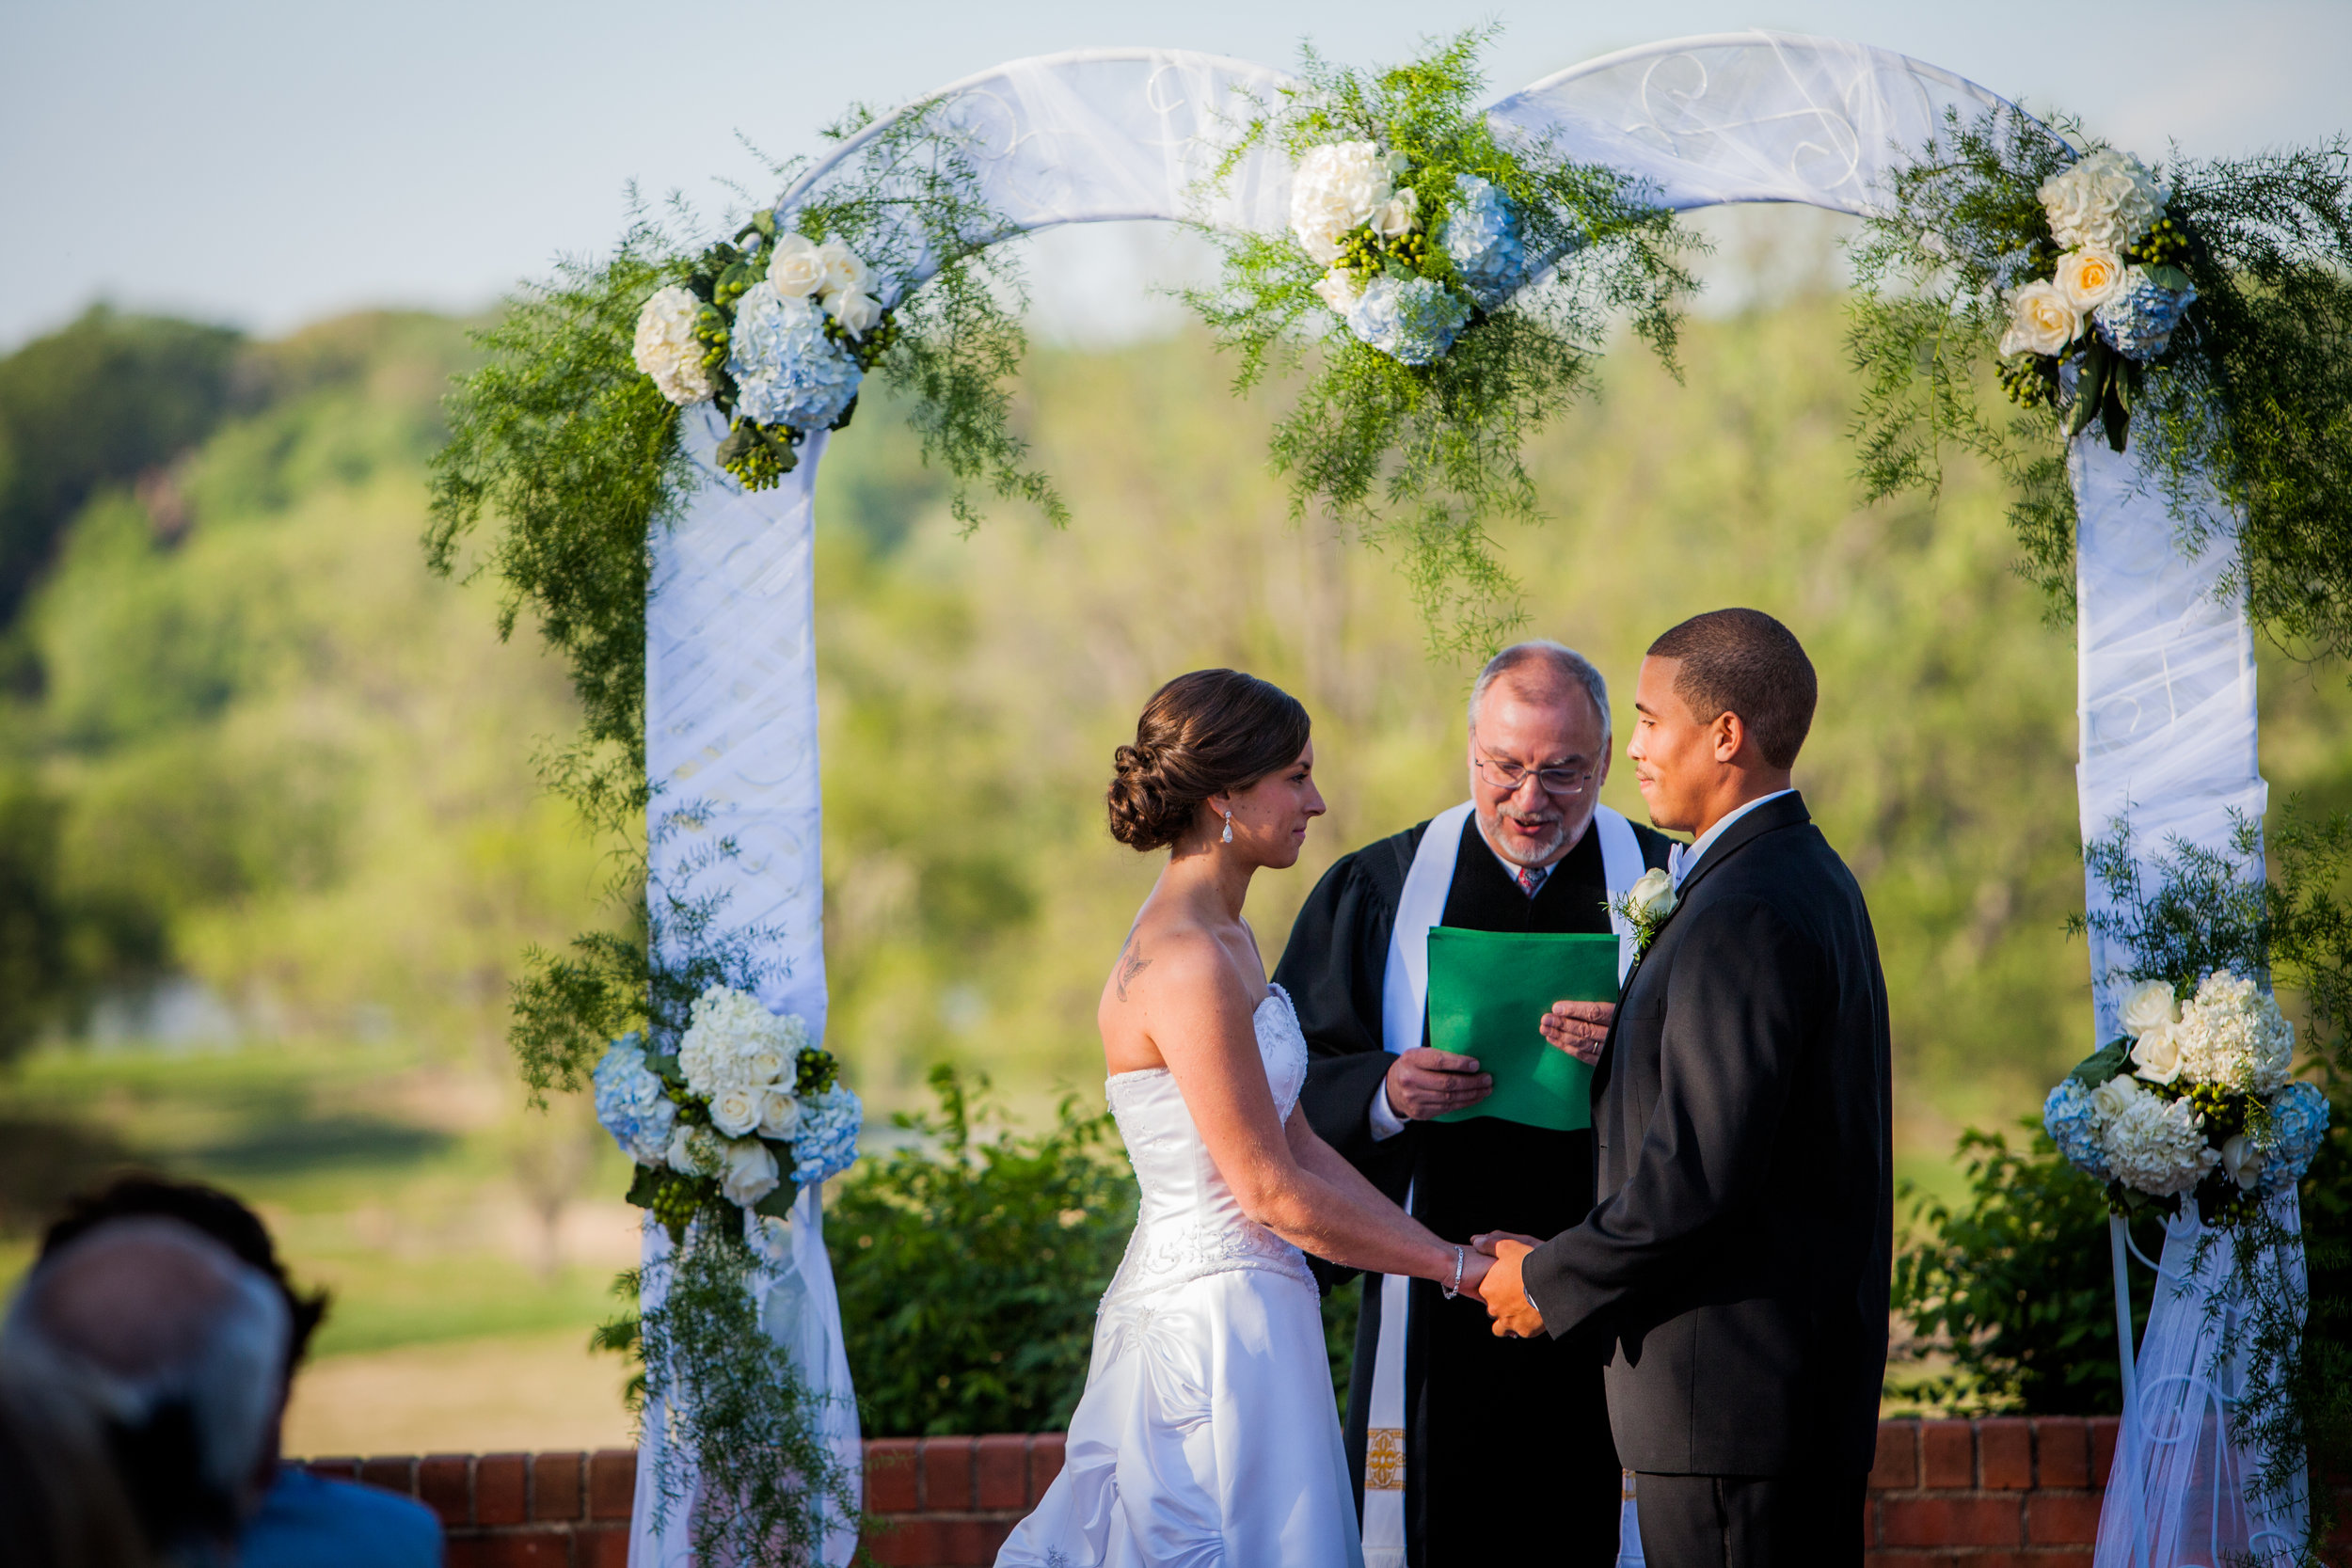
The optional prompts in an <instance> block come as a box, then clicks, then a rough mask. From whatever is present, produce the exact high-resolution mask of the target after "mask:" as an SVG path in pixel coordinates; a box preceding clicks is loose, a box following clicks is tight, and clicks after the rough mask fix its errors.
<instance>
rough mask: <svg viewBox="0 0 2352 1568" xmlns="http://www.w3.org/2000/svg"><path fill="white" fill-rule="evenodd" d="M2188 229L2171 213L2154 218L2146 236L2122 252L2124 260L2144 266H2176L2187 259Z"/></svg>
mask: <svg viewBox="0 0 2352 1568" xmlns="http://www.w3.org/2000/svg"><path fill="white" fill-rule="evenodd" d="M2188 248H2189V246H2188V230H2187V229H2186V228H2185V227H2184V226H2183V225H2182V224H2181V223H2180V222H2179V221H2178V220H2177V219H2175V218H2174V217H2173V216H2172V214H2169V213H2167V214H2165V215H2164V216H2162V217H2160V218H2158V219H2156V221H2155V225H2154V227H2153V228H2152V229H2150V230H2148V237H2147V238H2146V239H2143V240H2141V241H2140V242H2139V244H2137V245H2134V246H2133V247H2132V248H2131V249H2130V250H2128V251H2126V252H2125V253H2124V260H2125V261H2137V262H2138V263H2139V264H2140V265H2141V266H2146V267H2177V266H2180V265H2182V264H2184V263H2185V262H2186V261H2187V260H2188Z"/></svg>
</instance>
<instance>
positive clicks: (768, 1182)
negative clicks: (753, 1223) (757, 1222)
mask: <svg viewBox="0 0 2352 1568" xmlns="http://www.w3.org/2000/svg"><path fill="white" fill-rule="evenodd" d="M775 1190H776V1157H775V1155H774V1154H772V1153H771V1152H770V1151H769V1148H768V1146H767V1145H766V1144H764V1143H761V1142H760V1141H759V1140H758V1139H757V1138H737V1139H736V1140H734V1141H733V1142H732V1143H730V1144H728V1145H727V1147H726V1165H725V1169H724V1171H723V1174H722V1175H721V1176H720V1178H719V1191H720V1192H721V1193H723V1194H724V1195H725V1196H726V1200H727V1201H728V1202H729V1203H733V1204H737V1205H739V1206H740V1207H742V1208H745V1209H749V1208H750V1207H751V1206H752V1205H753V1204H755V1203H757V1202H758V1201H759V1200H760V1199H761V1198H763V1197H766V1196H768V1195H769V1194H770V1193H772V1192H774V1191H775Z"/></svg>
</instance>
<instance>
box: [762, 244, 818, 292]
mask: <svg viewBox="0 0 2352 1568" xmlns="http://www.w3.org/2000/svg"><path fill="white" fill-rule="evenodd" d="M768 281H769V282H771V283H773V284H774V285H775V286H776V293H780V294H782V295H783V296H784V297H785V298H787V299H806V298H807V297H808V296H809V295H811V294H813V293H816V292H817V291H818V289H820V288H822V287H824V283H825V258H824V256H823V255H822V254H821V253H820V252H819V251H818V247H817V245H816V243H815V242H814V241H812V240H811V239H810V238H809V237H808V236H807V235H805V234H795V233H792V232H790V231H789V230H787V231H786V232H785V233H782V234H779V235H777V236H776V248H775V250H774V252H773V253H772V254H771V255H770V256H769V258H768Z"/></svg>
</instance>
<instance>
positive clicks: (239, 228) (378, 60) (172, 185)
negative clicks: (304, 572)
mask: <svg viewBox="0 0 2352 1568" xmlns="http://www.w3.org/2000/svg"><path fill="white" fill-rule="evenodd" d="M1490 18H1491V19H1497V20H1500V21H1502V23H1503V24H1504V25H1505V28H1506V31H1505V33H1504V35H1503V37H1502V40H1501V41H1500V43H1499V44H1498V45H1497V47H1496V48H1495V49H1494V51H1493V53H1492V55H1490V59H1491V65H1492V71H1491V79H1492V82H1493V84H1494V87H1495V90H1496V94H1497V96H1500V95H1501V94H1502V93H1503V92H1505V91H1508V90H1509V89H1510V88H1512V87H1518V86H1519V85H1521V84H1523V83H1525V82H1528V81H1531V80H1533V79H1534V78H1535V77H1537V76H1540V75H1543V74H1545V73H1547V72H1549V71H1554V70H1557V69H1559V68H1561V67H1563V66H1566V65H1571V64H1574V63H1575V62H1576V61H1578V60H1581V59H1584V58H1588V57H1590V56H1592V55H1597V54H1602V53H1606V52H1608V51H1610V50H1613V49H1618V48H1623V47H1626V46H1628V45H1630V44H1636V43H1644V42H1648V41H1652V40H1659V39H1665V38H1674V37H1680V36H1684V35H1688V34H1692V33H1705V32H1717V31H1726V30H1733V29H1738V28H1742V27H1751V26H1764V27H1774V28H1780V29H1785V30H1788V31H1793V32H1806V33H1819V34H1828V35H1833V36H1839V37H1846V38H1854V39H1860V40H1864V41H1867V42H1871V43H1877V44H1882V45H1884V46H1886V47H1889V48H1894V49H1899V50H1900V51H1902V52H1903V53H1905V54H1910V55H1917V56H1919V57H1920V58H1922V59H1926V60H1929V61H1931V62H1932V63H1934V64H1937V65H1941V66H1944V67H1947V68H1948V69H1950V70H1953V71H1958V72H1960V73H1961V74H1963V75H1964V76H1968V77H1971V78H1973V79H1975V80H1977V81H1979V82H1981V83H1983V84H1984V85H1985V86H1987V87H1992V88H1994V90H1995V91H1998V92H2001V93H2003V94H2005V95H2007V96H2010V97H2012V98H2018V99H2021V100H2023V101H2024V102H2026V103H2027V105H2028V106H2029V107H2035V108H2039V109H2043V110H2048V109H2052V108H2062V109H2066V110H2070V111H2072V112H2074V113H2075V114H2078V115H2080V116H2082V117H2083V118H2084V119H2085V120H2086V121H2087V122H2088V123H2089V124H2090V127H2091V128H2092V129H2093V130H2094V131H2096V132H2098V133H2099V134H2101V135H2106V137H2108V138H2109V139H2111V140H2113V141H2115V142H2117V143H2119V144H2121V145H2122V146H2125V147H2130V148H2134V149H2137V150H2140V151H2142V152H2144V153H2148V154H2151V155H2154V154H2159V153H2161V152H2162V151H2163V150H2164V147H2165V144H2166V143H2167V142H2168V141H2177V142H2178V143H2179V144H2180V145H2181V146H2182V148H2183V150H2185V151H2187V152H2189V153H2191V154H2207V155H2213V154H2225V153H2234V152H2244V151H2250V150H2256V149H2259V148H2261V147H2264V146H2266V145H2276V144H2280V143H2283V142H2300V141H2314V140H2318V139H2320V138H2322V137H2324V136H2326V135H2330V134H2332V133H2334V132H2336V131H2339V130H2344V129H2348V128H2352V93H2348V92H2347V91H2346V90H2345V88H2344V82H2343V74H2344V67H2345V64H2346V62H2347V61H2352V4H2345V3H2344V0H2299V3H2296V0H2280V3H2262V0H2233V3H2230V4H2226V5H2225V4H2219V3H2215V0H2206V3H2201V4H2171V3H2162V0H2158V3H2138V4H2131V3H2126V4H2121V5H2105V6H2062V5H2051V4H2048V3H2046V0H2042V3H2030V4H2026V3H2012V0H1973V3H1969V4H1952V3H1950V0H1944V3H1940V4H1934V5H1915V4H1895V3H1891V0H1729V3H1722V0H1690V3H1683V4H1675V5H1658V6H1648V7H1640V6H1629V5H1626V4H1623V3H1621V0H1620V3H1616V4H1592V3H1586V0H1573V3H1561V0H1549V3H1545V4H1522V5H1519V6H1517V7H1499V6H1495V5H1491V4H1485V3H1482V4H1477V5H1465V4H1455V3H1453V0H1424V3H1422V4H1419V5H1405V4H1399V3H1395V0H1346V3H1344V4H1341V3H1330V0H1314V3H1302V0H1259V3H1255V4H1245V3H1237V0H1184V3H1182V4H1175V3H1166V4H1160V5H1139V4H1128V3H1125V0H1086V3H1078V0H1000V3H997V4H993V5H992V4H986V3H979V4H975V3H973V0H953V3H944V0H854V3H843V0H822V3H818V0H791V3H788V4H773V3H771V4H739V3H731V0H710V3H706V4H700V5H695V6H691V7H688V6H671V7H648V6H644V5H642V4H637V5H622V4H617V3H611V0H568V3H565V4H561V5H556V4H539V3H535V0H534V3H530V4H523V3H511V4H509V3H501V0H470V3H460V0H402V3H400V4H398V5H389V6H387V5H375V6H365V7H362V6H357V5H351V4H347V3H338V0H305V3H302V4H289V3H285V0H211V3H209V4H206V5H202V6H191V5H187V4H185V3H184V0H183V3H180V4H170V5H167V4H161V3H155V0H118V3H113V4H75V3H56V0H48V3H40V0H0V213H5V214H8V216H7V219H6V221H5V222H0V348H6V347H9V346H13V345H14V344H15V343H17V342H20V341H23V340H24V339H25V338H27V337H29V336H32V335H34V334H36V333H38V332H40V331H42V330H44V329H46V328H48V327H51V326H54V325H57V324H59V323H60V322H62V321H64V320H66V319H67V318H68V317H70V316H71V315H72V314H73V313H74V312H75V311H76V310H78V309H81V308H82V307H83V306H84V305H85V304H87V302H88V301H90V300H92V299H94V298H100V297H104V298H108V299H112V300H114V301H115V302H117V303H119V304H121V305H124V306H127V307H135V308H149V309H171V310H178V311H183V312H187V313H191V314H194V315H198V316H200V317H205V318H209V319H215V320H221V321H227V322H231V323H234V324H236V325H242V326H246V327H248V328H251V329H254V330H257V331H262V332H278V331H283V330H285V329H287V328H289V327H291V326H294V325H299V324H300V323H302V322H305V321H309V320H312V319H315V318H317V317H320V316H323V315H326V314H329V313H332V312H334V311H337V310H342V309H351V308H354V307H358V306H362V305H373V304H396V305H421V306H431V307H436V308H443V309H470V308H474V307H477V306H480V305H482V304H484V303H485V302H486V301H488V300H490V299H492V298H494V297H496V296H497V295H498V294H499V293H501V292H502V291H503V290H504V289H505V288H506V287H508V286H509V285H510V284H511V283H512V282H513V281H514V280H515V279H516V278H517V277H523V276H526V275H531V274H536V273H539V272H541V271H543V270H544V269H545V268H546V266H547V264H548V261H550V260H551V259H552V258H553V257H555V256H556V255H558V254H560V253H582V252H593V251H595V250H597V249H599V248H600V247H602V246H603V245H606V244H607V243H609V242H610V241H611V239H612V237H613V236H614V234H615V233H616V232H617V230H618V229H619V227H620V225H621V222H622V219H623V215H624V213H625V198H624V195H623V192H624V187H625V186H626V184H627V183H628V182H629V181H631V180H634V181H636V182H638V184H639V185H640V186H641V187H642V188H643V189H644V190H645V191H646V192H647V193H649V194H653V195H656V196H659V195H661V194H664V193H667V192H669V191H671V190H682V191H683V192H685V193H686V194H687V195H688V196H689V197H690V198H692V199H694V200H695V201H697V202H698V203H699V204H701V205H703V206H705V207H706V208H710V209H715V208H718V207H722V206H723V205H725V204H726V202H727V201H728V200H729V199H730V196H731V193H730V191H729V190H728V188H727V185H726V183H725V182H735V183H736V184H737V185H738V186H739V187H741V188H744V189H747V190H752V191H762V192H764V191H765V189H766V186H767V183H768V182H767V180H766V179H765V177H764V175H763V172H762V169H763V166H762V165H761V163H760V162H759V161H758V159H757V158H755V156H754V155H753V154H752V153H751V152H750V151H748V150H746V149H745V148H744V147H743V146H742V145H741V143H740V141H739V135H740V136H742V137H745V138H749V139H750V140H751V141H752V142H754V143H756V144H757V145H758V146H759V147H760V148H761V149H763V150H766V151H767V152H769V153H771V154H773V155H775V156H779V157H788V156H790V155H792V154H795V153H799V152H803V151H806V150H810V149H811V148H813V147H814V145H815V143H816V135H815V133H816V131H817V128H818V126H819V125H821V124H823V123H824V122H826V121H827V120H829V119H832V118H833V117H834V115H835V114H836V113H838V111H839V110H840V109H841V107H842V106H843V105H844V104H845V103H849V102H850V101H851V100H859V99H862V100H866V101H868V102H872V103H878V104H884V105H886V104H889V103H897V102H899V101H901V100H904V99H906V98H908V97H911V96H913V95H914V94H916V93H918V92H921V91H922V90H924V89H926V88H928V87H935V86H938V85H940V84H942V83H945V82H947V81H950V80H953V79H955V78H957V77H959V76H962V75H966V74H969V73H970V72H972V71H977V70H979V69H981V68H983V67H986V66H989V65H993V64H994V63H996V62H997V61H999V60H1004V59H1009V58H1013V57H1016V56H1019V55H1036V54H1046V53H1051V52H1054V51H1057V50H1061V49H1069V48H1074V47H1078V46H1081V45H1089V44H1166V45H1171V46H1176V47H1183V48H1196V49H1206V50H1213V51H1216V52H1218V53H1223V54H1230V55H1243V56H1246V57H1249V58H1254V59H1260V60H1263V61H1266V62H1267V63H1269V64H1278V65H1279V64H1287V63H1288V62H1289V61H1290V60H1291V59H1292V58H1293V57H1294V55H1295V50H1296V46H1297V44H1298V42H1299V41H1300V40H1302V39H1310V38H1311V39H1312V40H1314V41H1315V42H1316V44H1317V45H1318V47H1320V48H1321V49H1322V50H1323V51H1324V52H1325V53H1326V54H1327V55H1332V56H1334V57H1336V58H1341V59H1345V60H1350V61H1355V62H1361V63H1370V62H1375V61H1385V60H1391V59H1395V58H1398V57H1401V56H1404V55H1409V54H1410V53H1412V52H1413V50H1414V48H1415V45H1416V41H1417V40H1418V39H1420V38H1421V37H1422V36H1424V35H1427V34H1431V33H1443V32H1449V31H1451V30H1453V29H1454V28H1457V27H1460V26H1464V25H1469V24H1474V23H1477V22H1480V21H1483V20H1487V19H1490ZM1121 246H1123V247H1124V248H1123V249H1122V248H1120V247H1121ZM1133 261H1141V262H1142V263H1144V264H1146V265H1148V264H1149V263H1150V261H1151V258H1150V257H1149V256H1146V255H1141V254H1139V252H1138V246H1137V243H1136V241H1134V240H1132V239H1127V240H1122V241H1120V242H1119V243H1118V245H1104V244H1095V245H1090V246H1089V245H1063V246H1061V247H1059V248H1058V249H1055V248H1049V249H1048V250H1047V252H1046V253H1045V254H1044V255H1043V257H1042V258H1041V261H1040V266H1039V274H1038V277H1039V281H1040V283H1041V285H1042V286H1046V287H1050V286H1052V285H1053V284H1054V282H1055V280H1056V278H1057V277H1065V278H1066V277H1071V276H1073V274H1075V273H1079V272H1087V273H1104V272H1113V271H1120V270H1122V269H1123V268H1125V267H1126V266H1127V265H1129V264H1130V263H1131V262H1133ZM1057 269H1058V270H1057ZM1089 286H1090V287H1091V288H1092V289H1093V290H1094V292H1095V293H1098V294H1105V295H1106V297H1107V296H1115V295H1116V294H1117V293H1118V292H1119V290H1118V288H1114V287H1112V285H1110V284H1109V283H1107V282H1105V281H1104V280H1102V279H1100V278H1092V279H1089ZM1119 287H1120V288H1123V287H1124V285H1123V284H1121V285H1120V286H1119ZM1139 288H1140V286H1139V285H1137V292H1138V293H1139ZM1103 308H1104V309H1114V310H1115V309H1116V301H1115V299H1113V300H1112V301H1111V303H1108V304H1105V305H1104V307H1103Z"/></svg>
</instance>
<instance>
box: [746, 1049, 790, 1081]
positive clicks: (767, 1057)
mask: <svg viewBox="0 0 2352 1568" xmlns="http://www.w3.org/2000/svg"><path fill="white" fill-rule="evenodd" d="M739 1059H740V1060H741V1062H742V1065H743V1082H744V1083H745V1084H747V1085H751V1086H752V1087H754V1088H760V1087H763V1086H765V1085H769V1084H772V1083H774V1082H775V1081H776V1080H777V1079H779V1078H781V1077H783V1076H784V1053H783V1052H782V1051H779V1050H778V1049H777V1048H776V1044H775V1042H774V1041H773V1040H769V1039H755V1040H748V1041H746V1042H745V1043H744V1045H743V1049H742V1052H741V1053H740V1058H739Z"/></svg>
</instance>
